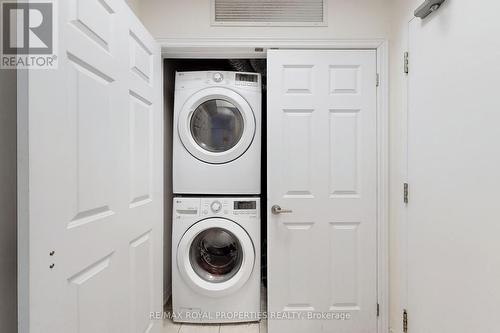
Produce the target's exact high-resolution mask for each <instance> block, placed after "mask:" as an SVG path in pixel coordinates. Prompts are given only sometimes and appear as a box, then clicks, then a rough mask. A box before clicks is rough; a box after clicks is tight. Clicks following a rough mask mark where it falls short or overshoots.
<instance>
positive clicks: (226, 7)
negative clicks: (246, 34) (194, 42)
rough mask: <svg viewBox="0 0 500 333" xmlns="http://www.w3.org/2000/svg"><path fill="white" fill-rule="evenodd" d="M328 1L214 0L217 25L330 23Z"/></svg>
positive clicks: (213, 22)
mask: <svg viewBox="0 0 500 333" xmlns="http://www.w3.org/2000/svg"><path fill="white" fill-rule="evenodd" d="M325 12H326V0H212V24H214V25H233V26H235V25H256V26H266V25H281V26H288V25H290V26H318V25H326V19H325Z"/></svg>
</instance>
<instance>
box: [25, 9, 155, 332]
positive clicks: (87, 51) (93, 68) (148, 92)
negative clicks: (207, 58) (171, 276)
mask: <svg viewBox="0 0 500 333" xmlns="http://www.w3.org/2000/svg"><path fill="white" fill-rule="evenodd" d="M57 15H58V21H59V50H58V57H59V68H58V69H57V70H31V71H28V72H22V73H20V75H19V78H20V83H19V84H20V97H19V102H20V110H21V111H20V114H19V138H20V141H19V144H20V150H19V153H20V156H19V158H20V163H19V179H20V197H19V198H20V200H19V206H20V209H19V218H20V222H19V223H20V227H19V267H20V271H19V273H20V274H19V290H20V294H19V316H20V332H23V333H27V332H31V333H38V332H40V333H72V332H79V333H104V332H116V333H125V332H130V333H132V332H133V333H139V332H141V333H142V332H159V330H160V327H161V324H160V323H159V322H155V321H151V320H150V312H151V311H161V310H162V303H163V302H162V298H163V297H162V268H163V267H162V256H163V255H162V248H163V246H162V239H163V238H162V237H163V236H162V235H163V185H162V184H163V176H162V174H163V170H162V169H163V153H162V152H163V143H162V140H163V114H162V112H163V111H162V97H161V96H162V91H161V87H162V78H161V76H162V74H161V73H162V71H161V59H160V48H159V46H158V45H157V44H156V43H155V41H154V40H153V38H152V37H151V36H150V35H149V34H148V33H147V31H146V30H145V28H144V27H143V26H142V25H141V24H140V23H139V21H138V20H137V18H135V17H134V15H133V14H132V12H131V11H130V9H129V8H128V7H127V5H126V4H125V3H124V1H122V0H70V1H68V0H65V1H58V13H57ZM26 89H28V90H27V91H29V95H23V92H24V93H25V92H26Z"/></svg>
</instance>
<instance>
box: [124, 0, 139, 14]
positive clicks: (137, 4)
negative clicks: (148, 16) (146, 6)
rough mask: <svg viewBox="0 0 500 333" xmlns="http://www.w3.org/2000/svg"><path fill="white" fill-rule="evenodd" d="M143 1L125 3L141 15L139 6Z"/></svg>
mask: <svg viewBox="0 0 500 333" xmlns="http://www.w3.org/2000/svg"><path fill="white" fill-rule="evenodd" d="M140 1H141V0H125V2H126V3H127V4H128V5H129V7H130V8H131V9H132V10H133V11H134V12H135V13H136V14H137V15H139V5H140Z"/></svg>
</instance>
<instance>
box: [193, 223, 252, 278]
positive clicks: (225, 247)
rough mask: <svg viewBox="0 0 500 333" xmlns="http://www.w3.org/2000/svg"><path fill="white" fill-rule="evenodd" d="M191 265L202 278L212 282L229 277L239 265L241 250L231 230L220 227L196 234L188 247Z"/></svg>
mask: <svg viewBox="0 0 500 333" xmlns="http://www.w3.org/2000/svg"><path fill="white" fill-rule="evenodd" d="M189 258H190V261H191V266H192V268H193V270H194V271H195V272H196V274H197V275H198V276H199V277H201V278H202V279H203V280H205V281H208V282H213V283H220V282H225V281H227V280H229V279H231V278H232V277H233V276H234V275H235V274H236V273H237V272H238V271H239V270H240V267H241V263H242V261H243V250H242V248H241V244H240V242H239V240H238V238H236V236H234V235H233V234H232V233H231V232H229V231H227V230H225V229H222V228H210V229H206V230H204V231H202V232H200V234H198V235H197V236H196V237H195V239H194V240H193V242H192V243H191V247H190V249H189Z"/></svg>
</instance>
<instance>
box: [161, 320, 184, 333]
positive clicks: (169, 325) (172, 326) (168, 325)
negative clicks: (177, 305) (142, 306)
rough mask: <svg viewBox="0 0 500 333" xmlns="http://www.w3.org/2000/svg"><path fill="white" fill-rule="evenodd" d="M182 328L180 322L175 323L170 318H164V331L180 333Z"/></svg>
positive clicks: (163, 332) (166, 332) (165, 332)
mask: <svg viewBox="0 0 500 333" xmlns="http://www.w3.org/2000/svg"><path fill="white" fill-rule="evenodd" d="M180 329H181V324H180V323H174V322H173V321H172V320H170V319H165V320H163V327H162V331H161V332H162V333H178V332H179V330H180Z"/></svg>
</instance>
